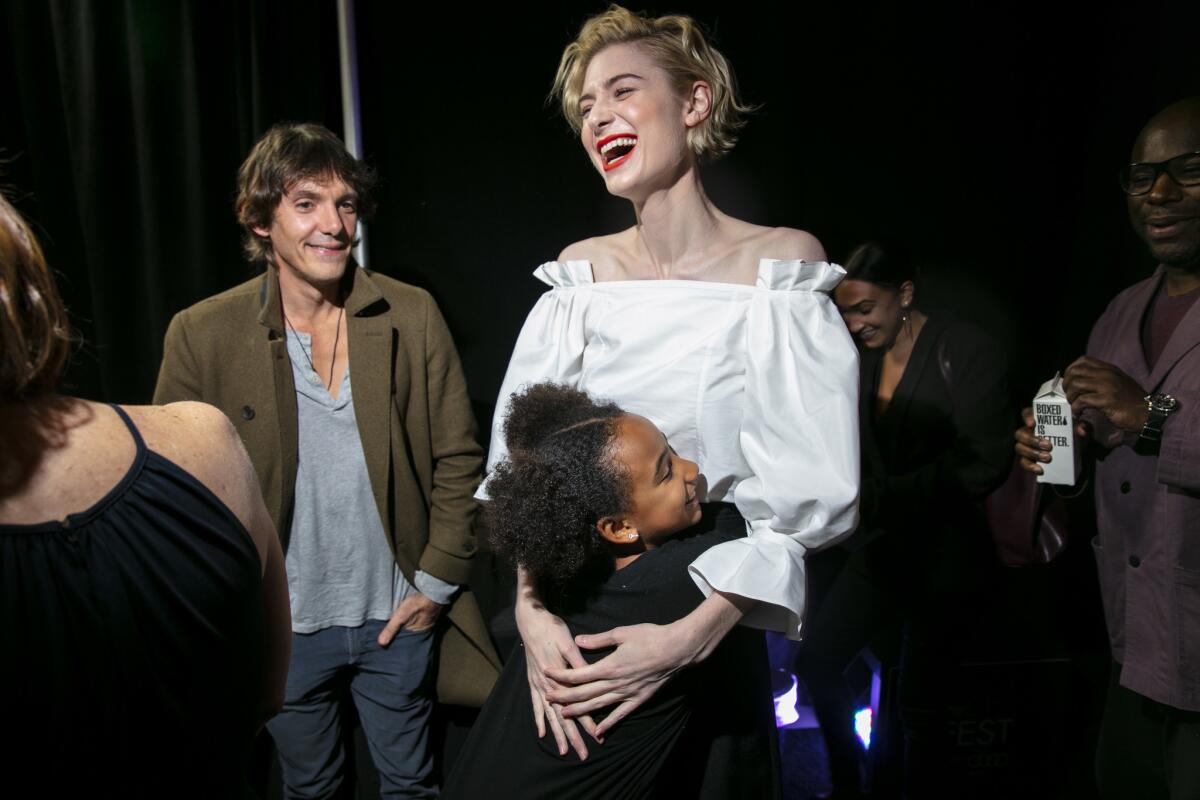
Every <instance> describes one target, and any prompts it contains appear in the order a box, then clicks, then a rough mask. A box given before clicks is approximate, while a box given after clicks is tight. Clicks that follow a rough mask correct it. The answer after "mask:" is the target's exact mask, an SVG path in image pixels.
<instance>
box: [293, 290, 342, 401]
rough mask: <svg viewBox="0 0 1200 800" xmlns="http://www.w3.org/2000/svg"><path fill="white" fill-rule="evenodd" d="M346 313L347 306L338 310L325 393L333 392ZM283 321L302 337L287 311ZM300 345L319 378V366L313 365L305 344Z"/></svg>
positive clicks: (301, 350)
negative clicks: (343, 318) (334, 373)
mask: <svg viewBox="0 0 1200 800" xmlns="http://www.w3.org/2000/svg"><path fill="white" fill-rule="evenodd" d="M281 310H282V309H281ZM345 313H346V307H345V306H341V307H339V308H338V318H337V327H335V328H334V334H333V352H332V353H330V355H329V381H328V383H326V384H325V391H327V392H333V365H334V364H335V363H337V349H338V343H340V342H341V340H342V315H343V314H345ZM283 321H284V324H286V325H287V326H288V327H289V328H291V329H292V333H294V334H296V336H299V335H300V331H298V330H296V326H295V325H293V324H292V321H291V320H290V319H288V315H287V311H283ZM309 339H310V342H311V339H312V334H309ZM300 345H301V346H300V352H301V353H304V359H305V360H306V361H308V366H309V367H310V368H311V369H312V371H313V373H314V374H316V375H317V376H318V377H319V376H320V374H321V373H319V372H317V365H316V364H314V363H313V360H312V356H310V355H309V354H308V351H307V350H305V349H304V343H303V342H301V343H300ZM310 346H311V344H310Z"/></svg>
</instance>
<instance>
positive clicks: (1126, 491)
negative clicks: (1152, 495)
mask: <svg viewBox="0 0 1200 800" xmlns="http://www.w3.org/2000/svg"><path fill="white" fill-rule="evenodd" d="M1132 488H1133V487H1132V486H1130V485H1129V481H1125V482H1124V483H1122V484H1121V494H1129V490H1130V489H1132Z"/></svg>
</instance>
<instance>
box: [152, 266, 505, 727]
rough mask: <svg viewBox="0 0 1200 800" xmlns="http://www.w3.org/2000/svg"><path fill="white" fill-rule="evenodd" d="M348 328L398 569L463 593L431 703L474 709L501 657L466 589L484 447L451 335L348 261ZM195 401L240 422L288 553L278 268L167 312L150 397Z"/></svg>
mask: <svg viewBox="0 0 1200 800" xmlns="http://www.w3.org/2000/svg"><path fill="white" fill-rule="evenodd" d="M346 280H347V289H348V294H347V296H346V312H345V313H346V333H347V340H348V346H349V352H350V363H351V364H352V365H353V368H354V378H353V380H354V406H355V409H354V410H355V417H356V418H357V420H358V431H359V436H360V438H361V439H362V447H363V454H364V455H365V456H366V461H367V471H368V473H369V475H370V478H371V489H372V492H373V494H374V495H375V503H376V506H377V507H378V508H379V514H380V517H381V519H382V521H383V528H384V530H385V531H386V532H387V533H388V535H389V539H390V543H391V546H392V552H393V553H394V555H395V558H396V563H397V564H398V565H399V566H400V569H401V570H402V571H403V572H404V576H405V578H406V579H407V580H408V581H409V583H412V581H413V576H414V573H415V571H416V570H417V569H421V570H424V571H425V572H427V573H429V574H430V575H433V576H435V577H437V578H441V579H442V580H444V581H448V582H450V583H455V584H459V585H463V586H464V589H463V591H461V592H460V593H459V594H458V596H457V598H456V599H455V601H454V603H453V605H452V606H451V608H450V610H449V612H448V615H447V617H448V619H449V623H450V624H449V625H448V626H447V629H446V632H445V635H444V636H443V637H442V640H441V650H440V654H439V668H438V680H437V692H438V699H439V700H440V701H442V702H444V703H453V704H457V705H475V706H478V705H482V703H483V701H484V699H485V698H486V697H487V693H488V691H490V689H491V687H492V684H493V683H494V682H495V679H496V676H497V675H498V674H499V667H500V660H499V658H498V657H497V655H496V652H495V649H494V648H493V646H492V644H491V640H490V638H489V636H488V632H487V627H486V625H485V624H484V621H483V617H482V615H481V614H480V612H479V607H478V605H477V604H476V602H475V598H474V596H473V595H472V594H471V592H470V591H469V590H468V589H467V588H465V585H466V583H467V579H468V573H469V572H470V567H471V559H472V558H473V557H474V555H475V551H476V544H475V533H474V529H473V522H474V519H475V511H476V505H475V500H474V499H473V498H472V494H473V492H474V491H475V487H476V485H477V484H478V483H479V478H480V472H481V469H482V459H483V450H482V448H481V447H480V446H479V444H478V442H477V441H476V438H475V432H476V430H475V419H474V416H473V415H472V413H471V404H470V400H469V398H468V396H467V385H466V381H465V379H464V378H463V374H462V368H461V366H460V365H459V361H458V354H457V352H456V351H455V349H454V343H453V341H452V340H451V338H450V332H449V330H448V329H447V328H446V323H445V321H444V320H443V319H442V316H441V314H440V312H439V311H438V308H437V305H436V304H435V303H434V301H433V298H431V297H430V296H429V294H428V293H427V292H425V291H424V290H422V289H418V288H416V287H414V286H409V285H407V284H404V283H401V282H399V281H396V280H393V279H391V278H388V277H385V276H383V275H377V274H373V273H371V272H369V271H367V270H365V269H362V268H359V267H355V266H353V265H351V267H350V269H349V271H348V273H347V278H346ZM179 400H200V401H203V402H205V403H210V404H211V405H214V406H216V407H217V408H219V409H221V410H222V411H224V412H225V414H226V416H228V417H229V419H230V420H231V421H232V422H233V424H234V425H235V426H236V427H237V430H238V433H239V434H240V435H241V437H242V442H243V443H244V444H245V446H246V450H247V451H248V452H249V454H250V459H251V461H252V462H253V463H254V468H255V470H256V471H257V473H258V479H259V482H260V483H261V484H262V491H263V498H264V500H265V501H266V505H267V510H268V511H270V513H271V519H272V520H274V522H275V528H276V530H278V531H279V534H280V538H281V540H282V541H283V546H284V548H285V549H286V548H287V545H288V533H289V529H290V524H291V516H292V506H293V499H294V498H293V493H294V490H295V481H296V458H297V452H296V451H297V437H298V433H297V421H296V416H297V411H296V394H295V386H294V384H293V382H292V367H291V363H290V361H289V360H288V355H287V339H286V336H285V334H284V327H283V312H282V304H281V302H280V296H279V278H278V273H277V271H276V269H275V268H274V267H268V269H267V271H266V272H265V273H264V274H263V275H261V276H259V277H256V278H254V279H253V280H250V281H247V282H246V283H243V284H241V285H240V286H236V287H234V288H233V289H230V290H229V291H226V292H222V293H221V294H218V295H215V296H213V297H210V298H208V299H206V300H202V301H201V302H199V303H197V304H196V305H194V306H192V307H191V308H188V309H185V310H184V311H181V312H179V313H178V314H176V315H175V318H174V319H172V320H171V325H170V327H169V328H168V329H167V336H166V341H165V343H164V348H163V361H162V367H161V369H160V370H159V373H158V385H157V387H156V388H155V391H154V402H155V403H172V402H175V401H179Z"/></svg>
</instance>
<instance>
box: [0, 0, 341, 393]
mask: <svg viewBox="0 0 1200 800" xmlns="http://www.w3.org/2000/svg"><path fill="white" fill-rule="evenodd" d="M2 13H3V16H2V17H0V23H2V24H3V33H2V35H0V77H3V78H4V80H3V81H2V83H0V85H3V86H4V87H6V89H7V90H6V91H5V93H4V94H5V107H4V110H3V111H2V112H0V148H2V149H3V151H4V155H3V157H4V158H5V159H6V160H7V164H6V165H5V166H4V168H3V172H4V173H5V175H4V178H3V182H4V183H6V184H8V185H9V186H10V187H11V189H12V190H14V191H15V199H16V204H17V206H18V208H19V209H20V210H21V211H22V212H23V213H24V214H25V215H26V216H27V217H28V218H29V219H30V220H31V221H32V222H33V223H34V225H35V228H36V229H37V230H38V231H39V233H40V234H41V236H42V239H43V242H44V243H45V245H46V249H47V256H48V258H49V260H50V263H51V265H52V266H53V267H54V268H55V269H56V270H57V271H58V272H59V275H60V280H59V285H60V287H61V288H62V291H63V294H64V295H65V298H66V301H67V303H68V306H69V308H70V309H71V311H72V313H73V319H74V323H75V327H76V328H77V330H78V332H79V334H80V336H81V339H82V342H83V346H82V347H81V349H80V350H79V352H78V353H77V354H76V357H75V358H74V359H73V362H72V364H71V366H70V368H69V369H68V373H67V376H66V381H65V389H66V390H67V391H70V392H71V393H74V394H79V395H83V396H86V397H90V398H95V399H103V400H109V401H118V402H133V403H137V402H148V401H149V398H150V395H151V393H152V391H153V387H154V380H155V376H156V374H157V371H158V362H159V359H160V357H161V352H162V336H163V333H164V332H165V330H166V325H167V322H168V321H169V320H170V317H171V315H172V314H173V313H175V312H176V311H178V310H179V309H181V308H183V307H185V306H187V305H189V304H191V303H194V302H195V301H197V300H199V299H201V298H203V297H205V296H207V295H210V294H214V293H216V292H218V291H221V290H223V289H226V288H229V287H230V286H232V285H234V284H235V283H238V282H240V281H242V280H245V279H246V278H248V277H249V276H250V275H252V274H253V272H254V270H253V268H252V267H251V266H250V265H249V264H248V263H247V262H246V261H245V259H244V258H242V256H241V250H240V233H239V230H238V227H237V225H236V223H235V221H234V218H233V212H232V199H233V193H234V187H235V173H236V170H237V167H238V165H239V164H240V163H241V161H242V159H243V158H245V156H246V154H247V152H248V151H249V149H250V146H251V145H252V144H253V143H254V141H255V139H256V138H257V137H258V136H259V135H261V134H262V132H263V131H265V130H266V129H267V128H268V127H269V126H270V125H271V124H272V123H274V122H276V121H278V120H281V119H296V120H318V121H322V122H324V123H325V124H326V125H329V126H330V127H331V128H333V129H334V130H338V129H339V128H340V120H341V110H340V102H341V100H340V95H339V88H338V85H339V84H338V51H337V24H336V15H335V9H334V5H333V3H332V2H309V3H294V2H285V1H284V0H262V1H260V2H254V3H244V2H239V1H238V0H179V1H178V2H154V1H153V0H125V1H124V2H120V1H118V0H28V1H26V0H17V1H16V2H8V3H6V4H5V5H4V7H3V12H2Z"/></svg>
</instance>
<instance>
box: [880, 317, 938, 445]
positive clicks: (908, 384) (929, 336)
mask: <svg viewBox="0 0 1200 800" xmlns="http://www.w3.org/2000/svg"><path fill="white" fill-rule="evenodd" d="M943 328H944V326H943V325H942V322H941V320H938V319H936V318H934V317H928V318H927V319H926V320H925V325H924V327H922V328H921V333H920V334H919V335H918V336H917V341H916V342H914V343H913V350H912V354H911V355H909V357H908V364H906V365H905V367H904V373H903V374H902V375H901V376H900V381H899V382H898V383H897V384H896V391H895V393H894V394H893V395H892V403H891V405H890V406H888V410H887V412H886V413H888V414H891V415H894V417H893V418H894V420H895V422H894V424H892V425H890V426H889V429H890V430H891V431H893V432H897V431H902V430H904V429H905V421H906V419H907V418H908V411H909V407H910V406H911V405H912V400H913V393H914V390H915V389H916V387H917V386H918V385H919V384H920V382H921V376H922V375H923V374H924V373H925V370H926V368H931V369H939V367H937V366H936V365H934V366H933V367H929V364H930V362H931V361H933V360H934V354H933V353H934V344H935V343H936V342H937V340H938V339H939V338H940V337H941V335H942V330H943ZM895 440H896V437H895V436H894V435H893V436H892V437H891V439H890V440H889V441H888V442H887V444H886V447H887V451H888V454H889V455H890V456H891V457H892V459H893V463H895V461H894V459H895V458H896V456H897V454H896V452H895V447H896V441H895Z"/></svg>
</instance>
